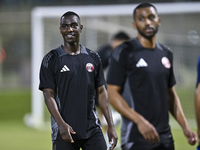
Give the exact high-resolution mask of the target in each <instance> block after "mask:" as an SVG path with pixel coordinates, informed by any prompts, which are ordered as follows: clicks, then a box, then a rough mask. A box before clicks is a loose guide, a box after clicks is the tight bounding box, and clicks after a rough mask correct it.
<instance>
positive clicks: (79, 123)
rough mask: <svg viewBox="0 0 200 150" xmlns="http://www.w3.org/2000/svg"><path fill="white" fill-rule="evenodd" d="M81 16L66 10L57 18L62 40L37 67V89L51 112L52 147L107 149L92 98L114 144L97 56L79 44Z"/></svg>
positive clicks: (112, 145) (100, 67) (75, 149)
mask: <svg viewBox="0 0 200 150" xmlns="http://www.w3.org/2000/svg"><path fill="white" fill-rule="evenodd" d="M82 29H83V25H81V21H80V17H79V16H78V15H77V14H76V13H74V12H71V11H69V12H66V13H65V14H63V15H62V16H61V18H60V33H61V35H62V37H63V40H64V44H63V45H61V46H59V47H58V48H56V49H54V50H51V51H50V52H49V53H47V54H46V55H45V56H44V58H43V61H42V64H41V69H40V85H39V89H40V90H41V91H43V94H44V98H45V103H46V106H47V108H48V110H49V112H50V114H51V116H52V118H51V126H52V141H53V150H79V149H80V148H82V150H106V149H107V146H106V142H105V139H104V137H103V134H102V130H101V125H100V121H99V119H98V116H97V112H96V109H95V100H96V99H98V102H99V107H100V108H101V110H102V112H103V115H104V116H105V118H106V121H107V123H108V131H107V135H108V139H109V142H110V144H111V146H110V149H111V150H113V149H114V147H115V146H116V144H117V139H118V137H117V134H116V132H115V129H114V123H113V120H112V114H111V109H110V105H109V101H108V96H107V91H106V88H105V79H104V75H103V69H102V65H101V61H100V57H99V55H98V54H97V53H95V52H93V51H91V50H89V49H88V48H86V47H84V46H82V45H80V44H79V39H80V34H81V31H82Z"/></svg>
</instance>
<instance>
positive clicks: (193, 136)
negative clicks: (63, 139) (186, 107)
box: [183, 127, 197, 145]
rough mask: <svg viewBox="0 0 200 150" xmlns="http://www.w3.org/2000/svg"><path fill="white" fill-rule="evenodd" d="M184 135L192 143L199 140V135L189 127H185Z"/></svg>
mask: <svg viewBox="0 0 200 150" xmlns="http://www.w3.org/2000/svg"><path fill="white" fill-rule="evenodd" d="M183 132H184V135H185V136H186V138H187V139H188V143H189V144H190V145H195V144H196V141H197V135H196V134H195V133H194V132H193V131H192V130H191V129H190V128H189V127H187V128H185V129H183Z"/></svg>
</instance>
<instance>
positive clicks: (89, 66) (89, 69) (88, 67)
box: [86, 63, 94, 72]
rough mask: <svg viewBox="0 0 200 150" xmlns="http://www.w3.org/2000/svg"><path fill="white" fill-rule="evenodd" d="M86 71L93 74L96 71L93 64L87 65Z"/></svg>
mask: <svg viewBox="0 0 200 150" xmlns="http://www.w3.org/2000/svg"><path fill="white" fill-rule="evenodd" d="M86 69H87V71H88V72H92V71H93V70H94V66H93V64H92V63H87V64H86Z"/></svg>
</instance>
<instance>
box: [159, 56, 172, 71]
mask: <svg viewBox="0 0 200 150" xmlns="http://www.w3.org/2000/svg"><path fill="white" fill-rule="evenodd" d="M161 62H162V64H163V66H164V67H165V68H167V69H169V68H170V67H171V64H170V61H169V59H168V58H167V57H163V58H162V59H161Z"/></svg>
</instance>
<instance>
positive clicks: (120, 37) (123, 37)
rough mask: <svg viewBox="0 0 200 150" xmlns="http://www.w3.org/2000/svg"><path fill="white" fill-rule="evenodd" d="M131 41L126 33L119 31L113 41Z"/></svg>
mask: <svg viewBox="0 0 200 150" xmlns="http://www.w3.org/2000/svg"><path fill="white" fill-rule="evenodd" d="M116 39H117V40H129V39H130V37H129V35H128V34H127V33H126V32H124V31H119V32H117V33H116V34H114V35H113V37H112V40H116Z"/></svg>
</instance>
